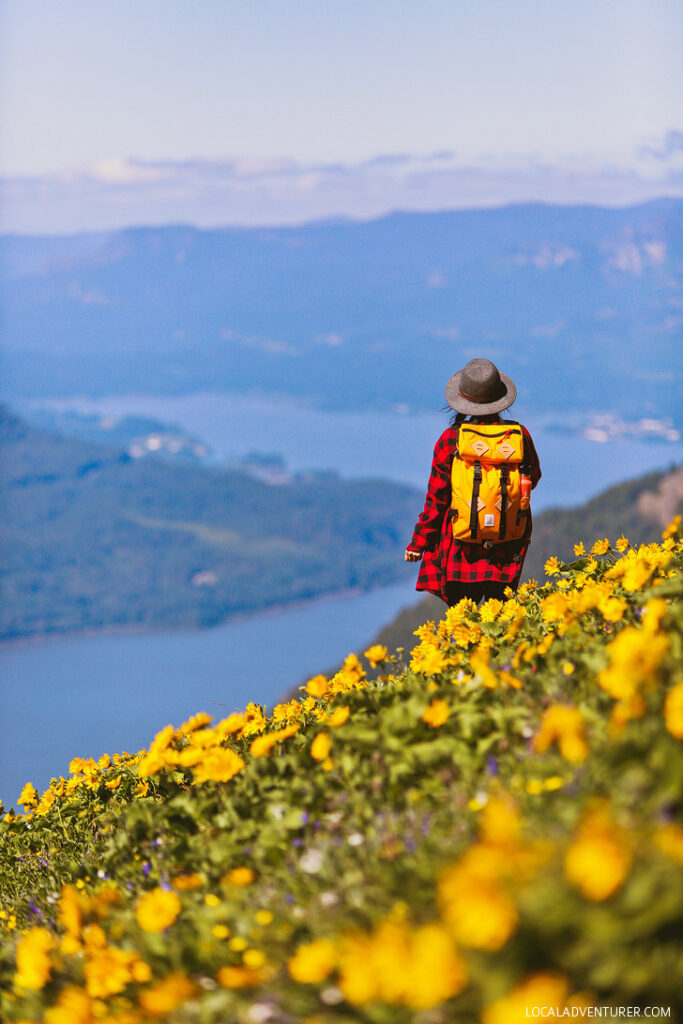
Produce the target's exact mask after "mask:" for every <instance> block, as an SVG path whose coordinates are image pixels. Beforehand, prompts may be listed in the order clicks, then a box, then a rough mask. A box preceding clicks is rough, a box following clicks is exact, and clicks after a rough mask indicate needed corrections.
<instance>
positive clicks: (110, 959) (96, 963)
mask: <svg viewBox="0 0 683 1024" xmlns="http://www.w3.org/2000/svg"><path fill="white" fill-rule="evenodd" d="M139 962H140V961H139V959H138V956H137V954H136V953H131V952H129V951H128V950H125V949H116V948H115V947H114V946H107V945H106V944H105V945H104V947H102V948H100V947H99V946H98V947H97V948H93V947H90V948H89V949H88V959H87V961H86V963H85V966H84V968H83V973H84V975H85V987H86V989H87V992H88V995H89V996H91V997H92V998H93V999H106V998H107V997H108V996H113V995H116V994H117V993H118V992H123V990H124V988H125V987H126V985H127V984H128V983H129V982H131V981H133V980H134V979H135V973H134V969H135V965H136V964H137V963H139Z"/></svg>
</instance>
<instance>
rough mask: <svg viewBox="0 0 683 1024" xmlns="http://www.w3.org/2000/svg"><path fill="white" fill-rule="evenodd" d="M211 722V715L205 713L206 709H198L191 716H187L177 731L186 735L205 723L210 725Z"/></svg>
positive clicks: (202, 726) (200, 727) (201, 727)
mask: <svg viewBox="0 0 683 1024" xmlns="http://www.w3.org/2000/svg"><path fill="white" fill-rule="evenodd" d="M211 722H213V715H207V713H206V711H199V712H198V713H197V714H196V715H193V716H192V718H188V720H187V722H183V724H182V725H181V726H180V729H179V730H178V732H179V733H181V735H183V736H188V735H189V734H190V733H191V732H195V730H196V729H203V728H204V726H205V725H210V724H211Z"/></svg>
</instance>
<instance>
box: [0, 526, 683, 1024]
mask: <svg viewBox="0 0 683 1024" xmlns="http://www.w3.org/2000/svg"><path fill="white" fill-rule="evenodd" d="M575 555H576V559H575V561H573V562H571V563H570V564H565V563H563V562H560V561H559V560H558V559H556V558H553V559H550V560H549V561H548V562H547V563H546V566H545V571H546V580H545V581H544V582H542V583H537V582H535V581H532V582H529V583H526V584H524V585H523V586H522V587H520V589H519V591H518V592H517V593H516V594H513V593H512V592H510V593H509V596H508V598H507V600H505V601H497V600H490V601H488V602H486V603H485V604H483V605H481V606H480V607H479V608H477V607H476V606H475V605H474V604H473V603H472V602H471V601H467V600H464V601H462V602H461V603H460V604H458V605H457V606H455V607H453V608H450V609H448V610H447V611H445V614H444V617H443V619H442V620H441V621H440V622H429V623H427V624H426V625H424V626H422V627H421V628H420V629H419V630H418V631H417V634H418V635H417V637H416V644H415V646H414V648H413V650H412V651H409V652H405V651H402V650H400V649H399V650H398V651H396V652H389V651H388V650H386V648H384V647H382V646H379V645H375V646H374V647H371V648H370V649H369V650H368V651H366V652H365V655H364V659H362V660H361V659H358V658H357V657H356V656H354V655H350V656H349V657H348V658H347V659H346V661H345V663H344V665H343V667H342V668H341V670H340V671H339V672H338V673H337V674H336V675H334V676H333V677H332V678H327V677H325V676H316V677H314V678H313V679H311V680H310V681H309V682H308V684H307V685H306V687H304V688H302V692H301V697H300V699H298V700H291V701H289V702H287V703H282V704H279V705H277V706H276V707H274V708H273V709H272V710H270V711H269V713H267V712H266V709H264V708H263V707H261V706H258V705H255V704H249V705H248V706H247V708H246V709H245V710H244V711H243V712H241V713H235V714H231V715H230V716H229V717H227V718H225V719H223V720H222V721H217V722H216V721H213V720H212V719H211V718H210V716H209V715H207V714H204V713H201V712H200V713H198V714H197V715H195V716H194V718H192V719H190V720H189V721H188V722H185V723H184V724H182V725H180V726H178V727H176V726H174V725H167V726H166V727H165V728H163V729H161V731H160V732H159V733H158V734H157V736H156V737H155V738H154V740H153V741H152V742H151V744H150V746H149V749H147V750H142V751H140V752H138V753H134V754H132V753H125V752H124V753H120V754H114V755H113V756H109V755H108V754H103V756H102V757H101V758H100V759H99V760H98V761H95V760H92V759H89V760H85V759H82V758H78V757H76V758H74V760H73V761H72V763H71V765H70V776H69V778H66V779H65V778H59V779H53V780H52V782H51V784H50V786H49V788H48V789H47V790H46V791H45V792H44V793H42V794H39V793H37V792H36V791H35V789H34V787H33V786H32V785H31V783H30V782H27V784H26V785H25V787H24V789H23V791H22V793H21V794H20V796H19V800H18V806H19V805H20V806H21V807H22V808H23V811H22V812H21V813H15V811H14V810H9V811H6V812H4V815H3V818H2V821H0V876H1V878H2V885H1V890H2V891H1V896H0V901H1V902H0V934H1V935H2V952H1V953H0V989H1V994H0V1018H1V1019H2V1020H3V1021H7V1022H12V1024H38V1022H45V1024H138V1022H140V1024H141V1022H147V1021H170V1022H175V1024H219V1022H220V1024H260V1022H281V1024H290V1022H291V1024H294V1022H303V1024H333V1022H334V1024H351V1022H369V1024H408V1022H415V1024H451V1022H458V1024H460V1022H462V1024H475V1022H481V1024H522V1022H526V1021H528V1020H529V1019H530V1018H531V1017H532V1016H534V1013H535V1010H536V1009H538V1008H539V1007H540V1008H548V1007H551V1008H553V1010H554V1016H555V1017H562V1016H564V1017H566V1018H581V1017H590V1016H593V1015H595V1013H594V1011H595V1012H597V1010H598V1009H600V1008H605V1007H613V1008H616V1007H629V1008H635V1009H639V1008H646V1007H653V1006H654V1007H659V1008H667V1007H668V1008H669V1015H668V1018H667V1019H668V1020H676V1013H677V1012H678V1009H677V1008H678V1007H680V1005H681V1004H683V970H681V963H682V951H681V945H680V940H679V935H680V930H679V929H680V923H681V917H682V912H683V871H682V870H681V868H682V867H683V822H682V821H681V811H682V805H681V795H682V791H683V749H682V746H681V740H682V739H683V658H682V651H681V646H682V640H681V624H682V622H683V607H682V605H681V592H682V590H683V577H682V575H681V567H682V565H683V541H681V539H680V518H677V520H675V521H674V522H673V523H672V524H671V526H670V527H669V528H668V529H667V530H666V531H665V533H664V535H663V537H662V541H661V543H653V544H649V545H644V546H640V547H638V548H634V547H633V546H631V545H630V544H629V541H628V539H627V538H625V537H621V538H620V539H619V540H617V541H615V542H613V543H610V541H609V540H607V539H604V540H598V541H596V542H595V543H594V544H592V547H591V546H590V545H589V550H587V551H586V550H584V545H583V544H577V545H576V547H575ZM263 642H264V643H267V642H268V638H267V636H264V638H263ZM292 642H293V643H294V642H296V638H292ZM160 718H161V720H162V721H163V709H160ZM74 753H77V752H74ZM631 1015H634V1014H631ZM663 1016H664V1014H663Z"/></svg>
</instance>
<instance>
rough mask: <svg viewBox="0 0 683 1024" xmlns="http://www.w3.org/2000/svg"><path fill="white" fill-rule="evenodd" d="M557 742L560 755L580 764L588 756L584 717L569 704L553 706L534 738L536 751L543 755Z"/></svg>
mask: <svg viewBox="0 0 683 1024" xmlns="http://www.w3.org/2000/svg"><path fill="white" fill-rule="evenodd" d="M555 742H557V744H558V746H559V748H560V753H561V754H562V756H563V757H566V759H567V760H568V761H571V762H572V763H574V764H578V763H579V762H581V761H584V760H585V758H586V756H587V754H588V743H587V742H586V736H585V731H584V722H583V715H582V714H581V712H580V710H579V709H578V708H575V707H572V706H570V705H568V704H553V705H552V706H551V707H549V708H547V710H546V711H545V712H544V715H543V719H542V721H541V727H540V729H539V730H538V732H537V733H536V735H535V736H534V741H533V745H534V750H535V751H536V752H537V753H539V754H542V753H544V752H545V751H546V750H547V749H548V748H549V747H550V746H551V745H552V744H553V743H555Z"/></svg>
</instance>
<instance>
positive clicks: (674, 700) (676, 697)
mask: <svg viewBox="0 0 683 1024" xmlns="http://www.w3.org/2000/svg"><path fill="white" fill-rule="evenodd" d="M664 720H665V722H666V727H667V729H668V730H669V732H670V733H671V735H672V736H675V737H676V739H677V740H683V680H682V681H681V682H680V683H676V685H675V686H674V687H673V689H671V690H669V692H668V693H667V695H666V700H665V701H664Z"/></svg>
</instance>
